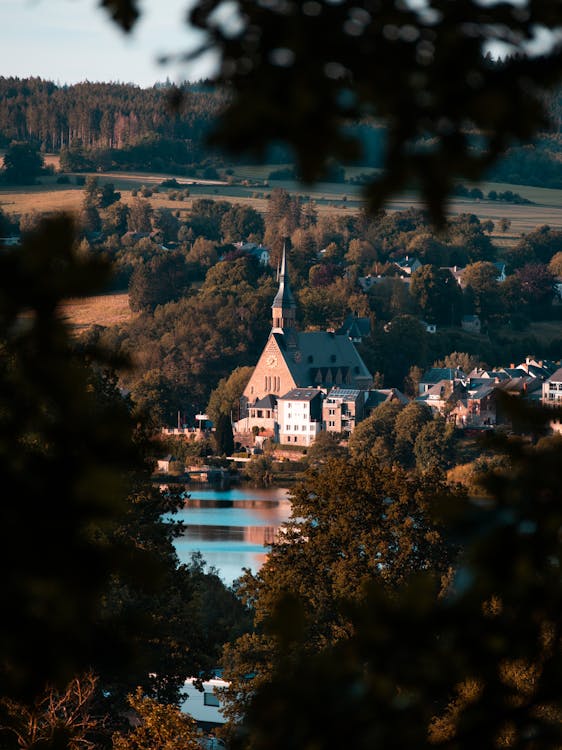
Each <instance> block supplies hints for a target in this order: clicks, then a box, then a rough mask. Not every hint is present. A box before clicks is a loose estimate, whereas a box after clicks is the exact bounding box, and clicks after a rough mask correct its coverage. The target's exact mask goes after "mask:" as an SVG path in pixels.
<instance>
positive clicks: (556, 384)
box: [542, 367, 562, 433]
mask: <svg viewBox="0 0 562 750" xmlns="http://www.w3.org/2000/svg"><path fill="white" fill-rule="evenodd" d="M542 403H543V405H544V406H556V407H558V408H559V409H562V367H559V368H558V370H556V372H554V373H553V374H552V375H551V376H550V377H549V378H547V379H546V380H544V381H543V384H542ZM550 426H551V428H552V431H553V432H559V433H562V420H561V419H560V417H557V418H556V419H553V420H552V421H551V423H550Z"/></svg>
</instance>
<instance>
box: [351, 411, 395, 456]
mask: <svg viewBox="0 0 562 750" xmlns="http://www.w3.org/2000/svg"><path fill="white" fill-rule="evenodd" d="M402 408H403V407H402V404H400V403H398V402H396V401H389V402H386V403H382V404H380V405H379V406H377V407H376V409H373V411H372V413H371V414H370V416H368V417H367V419H364V420H363V421H362V422H360V423H359V424H358V425H357V426H356V427H355V430H354V431H353V432H352V433H351V436H350V438H349V452H350V454H351V456H352V457H354V458H356V459H359V458H364V459H367V458H368V457H369V456H370V455H371V456H373V455H376V454H377V452H378V451H380V450H382V451H383V453H385V454H386V455H389V454H390V453H391V452H392V450H393V448H394V426H395V424H396V419H397V417H398V415H399V414H400V411H401V410H402Z"/></svg>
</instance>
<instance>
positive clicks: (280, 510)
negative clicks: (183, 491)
mask: <svg viewBox="0 0 562 750" xmlns="http://www.w3.org/2000/svg"><path fill="white" fill-rule="evenodd" d="M188 495H189V497H187V498H186V503H185V507H184V509H183V510H181V511H180V512H179V513H178V514H176V515H175V516H174V517H175V518H176V519H178V520H182V521H183V522H184V524H185V527H186V530H185V534H184V535H183V536H181V537H179V538H178V539H176V541H175V546H176V550H177V553H178V556H179V558H180V561H181V562H185V563H187V562H189V559H190V557H191V554H192V552H194V551H199V552H201V554H202V555H203V559H204V560H205V562H206V563H207V564H208V565H210V566H213V567H214V568H216V569H217V571H218V573H219V575H220V576H221V578H222V579H223V581H224V582H225V583H226V584H227V585H230V584H232V583H233V581H234V580H235V579H236V578H238V577H239V576H240V575H241V574H242V572H243V569H244V568H249V569H250V570H252V571H253V572H256V571H258V570H259V568H260V567H261V565H263V562H264V560H265V559H266V556H267V552H268V549H269V547H268V545H269V544H270V543H271V541H273V539H274V538H275V534H276V532H277V530H278V528H279V526H280V525H281V524H282V523H283V522H284V521H286V520H287V519H288V518H289V516H290V512H291V504H290V501H289V499H288V493H287V490H285V489H280V488H275V489H266V490H260V489H255V488H247V489H246V488H240V487H237V488H236V489H231V490H213V489H206V488H205V489H189V490H188Z"/></svg>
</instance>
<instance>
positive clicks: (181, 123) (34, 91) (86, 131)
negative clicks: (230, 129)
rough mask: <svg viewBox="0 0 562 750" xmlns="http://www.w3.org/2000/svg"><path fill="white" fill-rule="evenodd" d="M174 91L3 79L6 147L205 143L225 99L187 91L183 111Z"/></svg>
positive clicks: (0, 136)
mask: <svg viewBox="0 0 562 750" xmlns="http://www.w3.org/2000/svg"><path fill="white" fill-rule="evenodd" d="M170 93H171V87H169V86H166V85H157V86H154V87H152V88H140V87H139V86H135V85H133V84H125V83H89V82H85V83H79V84H74V85H72V86H57V85H56V84H55V83H53V82H51V81H45V80H43V79H41V78H27V79H20V78H4V77H0V144H2V145H7V144H8V143H10V142H11V141H31V142H33V143H34V144H35V145H37V146H38V147H40V148H41V149H42V150H44V151H48V152H58V151H60V150H61V149H62V148H70V149H72V148H73V147H78V146H80V147H81V148H84V149H86V150H88V151H89V150H92V149H121V148H124V147H126V146H130V145H131V144H135V143H137V142H139V141H140V140H142V139H143V138H147V137H148V138H154V137H159V138H163V139H168V140H185V141H191V142H193V143H195V144H198V143H200V142H201V140H202V137H203V135H204V134H205V133H206V132H207V130H208V128H209V127H210V126H211V124H212V122H213V121H214V120H215V118H216V116H217V114H218V113H219V111H220V110H221V108H222V107H223V106H224V103H225V95H224V93H223V92H222V91H221V90H219V89H217V88H210V87H209V86H207V85H206V84H205V83H204V82H200V83H193V84H188V85H186V88H185V96H184V99H183V102H182V105H181V107H179V108H178V109H177V110H173V109H172V108H171V106H170V103H171V102H170Z"/></svg>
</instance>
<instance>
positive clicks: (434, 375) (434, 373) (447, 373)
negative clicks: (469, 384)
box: [420, 367, 466, 383]
mask: <svg viewBox="0 0 562 750" xmlns="http://www.w3.org/2000/svg"><path fill="white" fill-rule="evenodd" d="M465 377H466V375H465V374H464V372H463V371H462V370H459V369H458V367H432V368H431V369H430V370H428V371H427V372H424V374H423V375H422V378H421V380H420V383H438V382H439V381H440V380H458V379H459V378H465Z"/></svg>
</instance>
